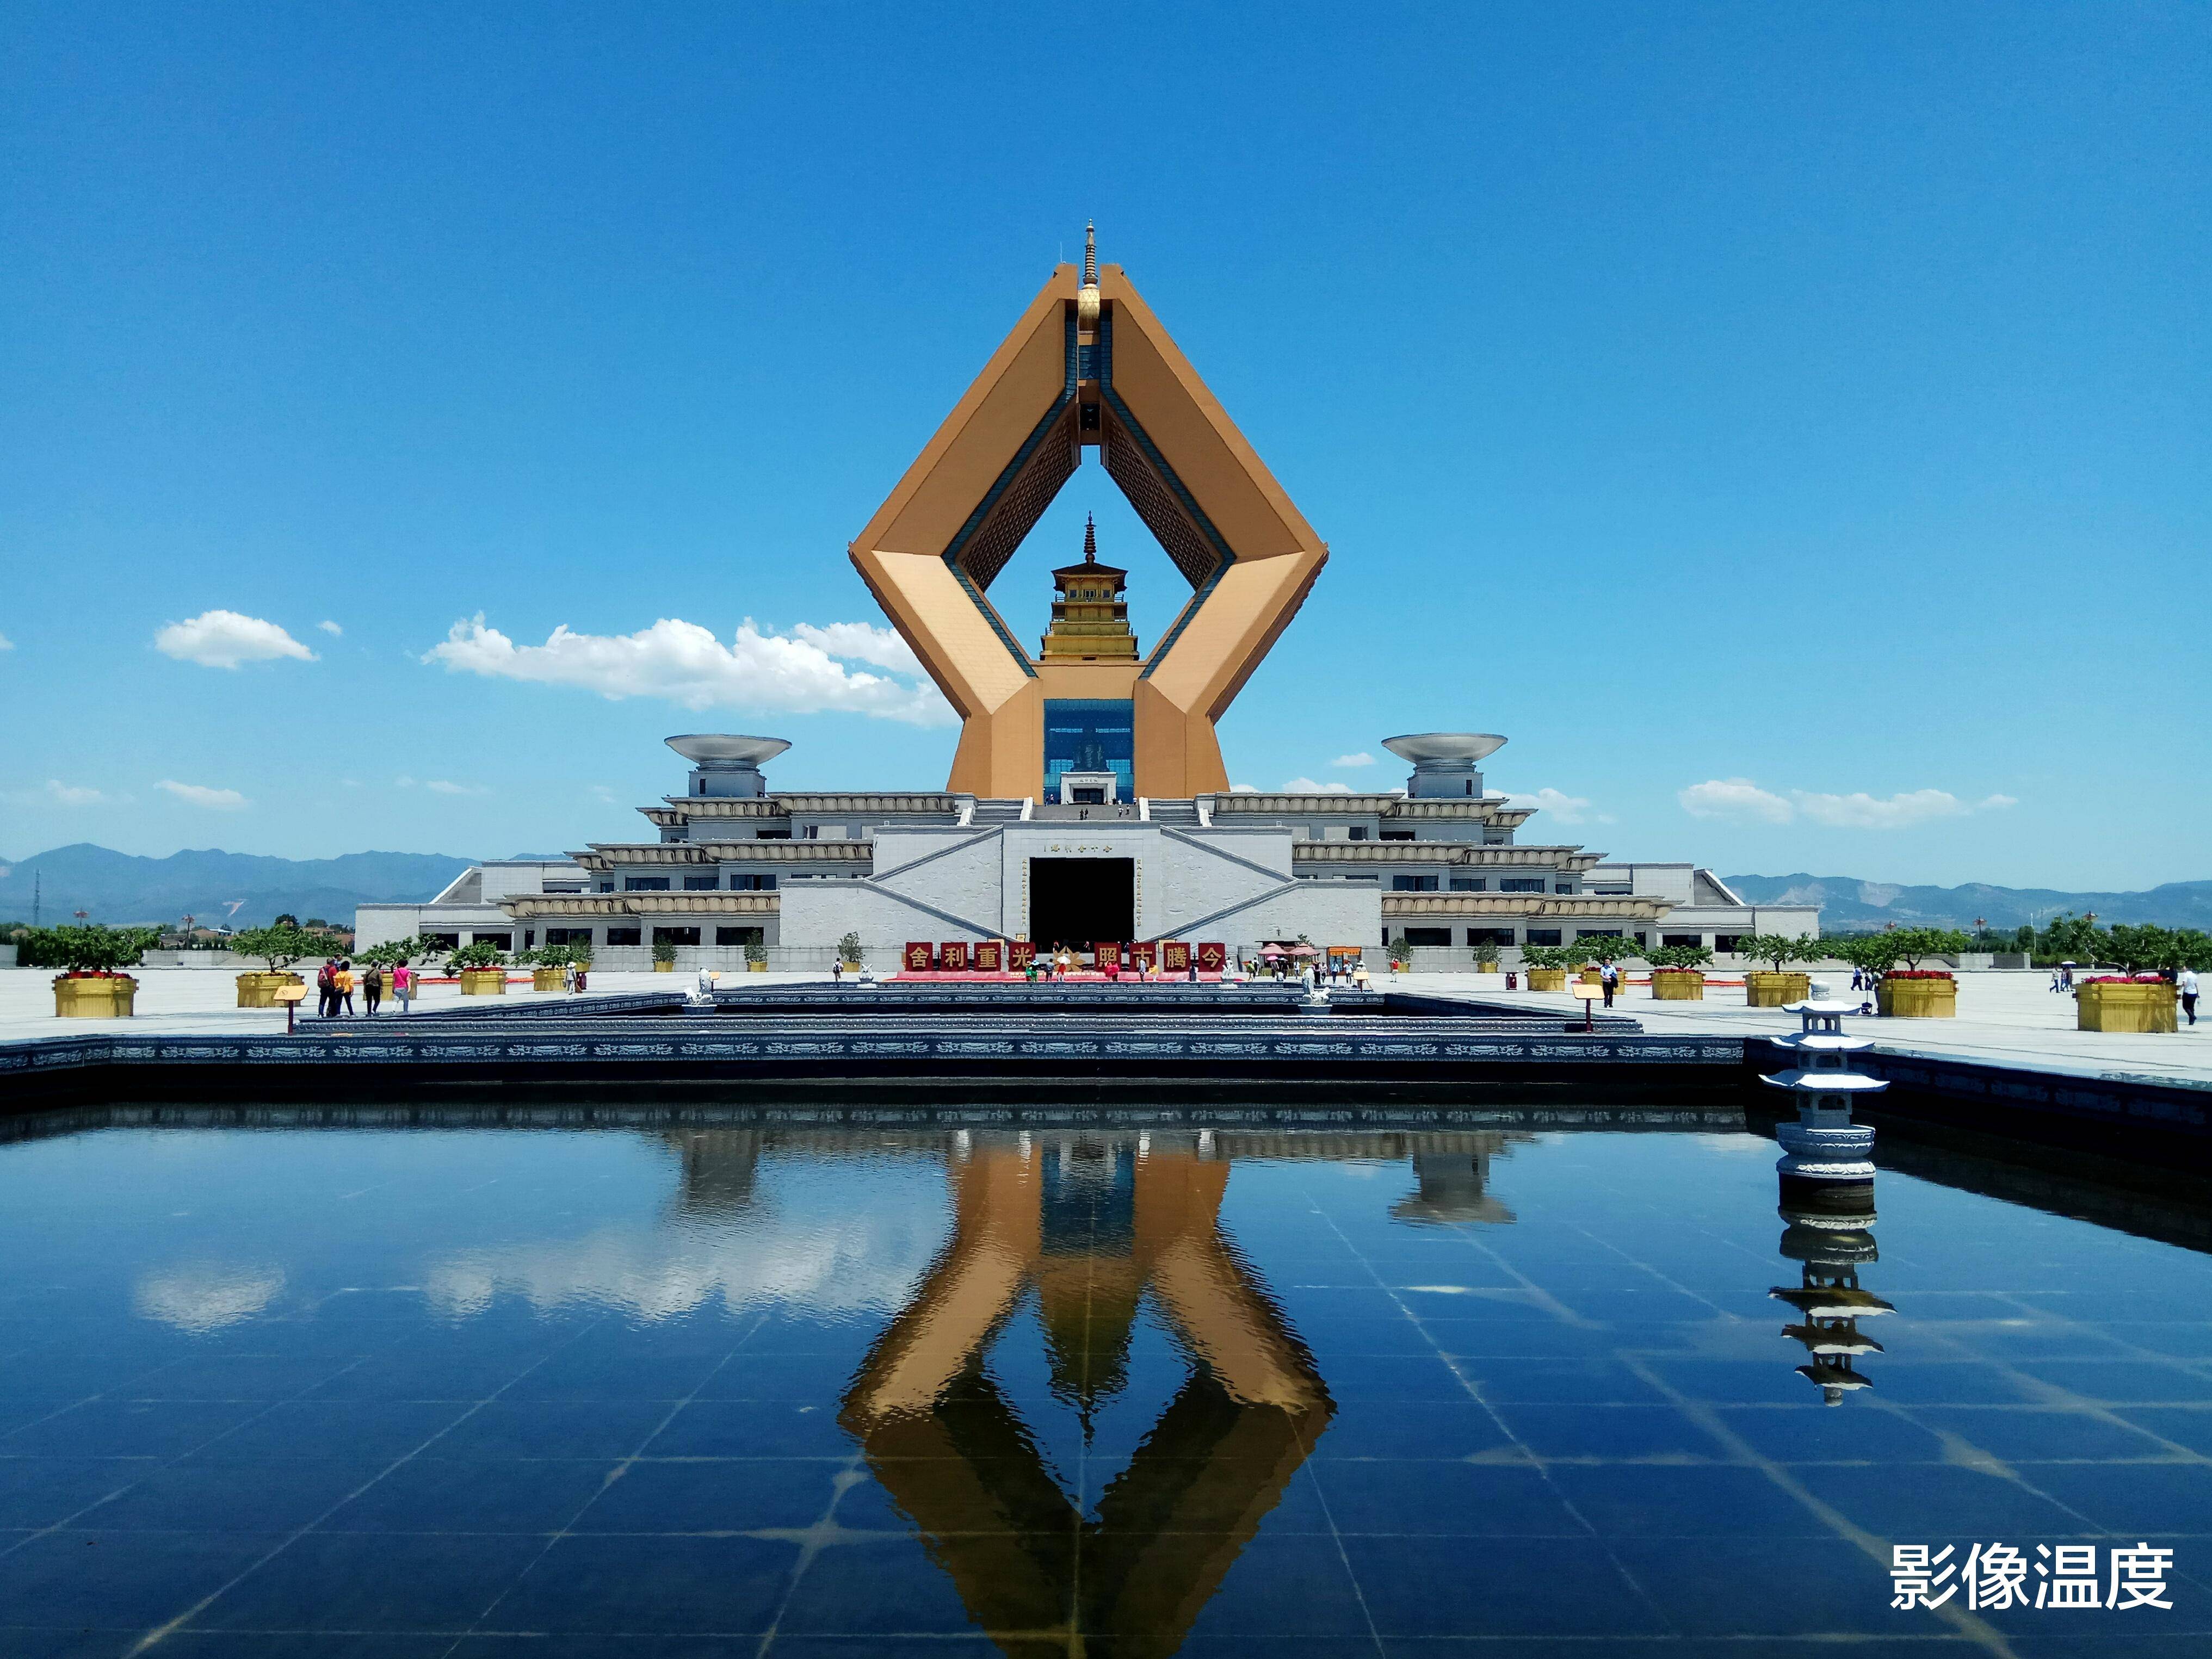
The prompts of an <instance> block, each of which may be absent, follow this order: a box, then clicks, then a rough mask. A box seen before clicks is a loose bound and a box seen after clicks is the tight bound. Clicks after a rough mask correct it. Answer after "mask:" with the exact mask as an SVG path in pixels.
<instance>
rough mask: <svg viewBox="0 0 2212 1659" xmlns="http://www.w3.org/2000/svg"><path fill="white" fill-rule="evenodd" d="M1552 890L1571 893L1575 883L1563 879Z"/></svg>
mask: <svg viewBox="0 0 2212 1659" xmlns="http://www.w3.org/2000/svg"><path fill="white" fill-rule="evenodd" d="M1552 890H1553V892H1555V893H1571V892H1573V891H1574V890H1575V884H1574V883H1572V882H1571V881H1563V882H1561V883H1559V885H1558V886H1556V887H1554V888H1553V889H1552Z"/></svg>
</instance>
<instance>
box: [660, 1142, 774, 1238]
mask: <svg viewBox="0 0 2212 1659" xmlns="http://www.w3.org/2000/svg"><path fill="white" fill-rule="evenodd" d="M666 1139H667V1141H668V1144H669V1146H671V1147H673V1148H674V1149H675V1152H676V1155H677V1156H678V1158H681V1159H682V1160H683V1164H684V1178H683V1182H682V1183H681V1184H680V1185H679V1186H678V1188H677V1195H676V1205H677V1208H678V1209H679V1210H680V1211H682V1212H684V1213H685V1214H686V1215H690V1216H698V1217H709V1216H727V1215H735V1214H736V1213H737V1212H739V1211H740V1210H743V1209H744V1208H745V1207H746V1206H748V1205H750V1203H751V1202H752V1201H753V1189H754V1188H755V1186H756V1185H757V1183H758V1182H759V1180H760V1159H761V1147H762V1142H763V1139H764V1137H763V1132H762V1131H761V1130H759V1129H671V1130H670V1131H668V1133H667V1136H666Z"/></svg>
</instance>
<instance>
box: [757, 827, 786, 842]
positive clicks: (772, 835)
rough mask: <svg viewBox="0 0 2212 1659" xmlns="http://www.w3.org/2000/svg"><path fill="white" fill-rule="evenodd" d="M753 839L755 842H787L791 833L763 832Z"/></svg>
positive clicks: (783, 830)
mask: <svg viewBox="0 0 2212 1659" xmlns="http://www.w3.org/2000/svg"><path fill="white" fill-rule="evenodd" d="M753 839H754V840H755V841H789V840H790V839H791V831H790V830H788V829H763V830H762V831H761V832H760V834H758V835H757V836H754V837H753Z"/></svg>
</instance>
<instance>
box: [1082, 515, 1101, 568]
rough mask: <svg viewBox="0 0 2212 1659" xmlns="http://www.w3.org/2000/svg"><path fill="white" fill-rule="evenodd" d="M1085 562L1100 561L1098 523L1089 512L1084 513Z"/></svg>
mask: <svg viewBox="0 0 2212 1659" xmlns="http://www.w3.org/2000/svg"><path fill="white" fill-rule="evenodd" d="M1083 562H1084V563H1085V564H1097V562H1098V525H1097V520H1094V519H1093V518H1092V517H1091V514H1090V513H1085V514H1084V515H1083Z"/></svg>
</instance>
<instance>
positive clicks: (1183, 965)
mask: <svg viewBox="0 0 2212 1659" xmlns="http://www.w3.org/2000/svg"><path fill="white" fill-rule="evenodd" d="M1160 970H1161V971H1162V972H1163V973H1169V974H1187V973H1188V972H1189V971H1190V946H1189V945H1187V944H1186V943H1184V942H1183V941H1182V939H1165V940H1163V941H1162V942H1161V945H1160Z"/></svg>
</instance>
